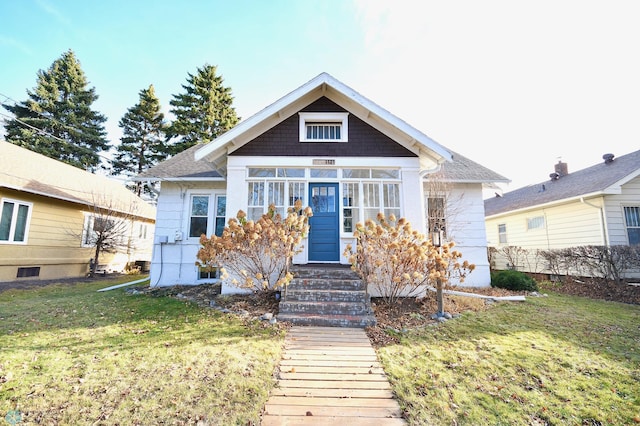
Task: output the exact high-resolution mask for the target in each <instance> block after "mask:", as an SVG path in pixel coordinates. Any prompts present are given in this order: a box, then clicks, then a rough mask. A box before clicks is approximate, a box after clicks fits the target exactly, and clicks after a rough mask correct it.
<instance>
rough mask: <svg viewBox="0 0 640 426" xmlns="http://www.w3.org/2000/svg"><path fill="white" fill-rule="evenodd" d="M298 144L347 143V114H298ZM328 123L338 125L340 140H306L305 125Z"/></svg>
mask: <svg viewBox="0 0 640 426" xmlns="http://www.w3.org/2000/svg"><path fill="white" fill-rule="evenodd" d="M298 115H299V116H300V126H299V127H300V129H299V131H300V142H327V143H335V142H348V141H349V113H348V112H299V113H298ZM313 123H318V124H320V123H322V124H324V123H328V124H338V125H340V127H341V129H340V138H339V139H338V138H336V139H310V138H307V124H313Z"/></svg>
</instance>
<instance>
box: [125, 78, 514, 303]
mask: <svg viewBox="0 0 640 426" xmlns="http://www.w3.org/2000/svg"><path fill="white" fill-rule="evenodd" d="M436 172H437V175H438V176H439V180H440V183H443V182H444V183H445V185H440V187H445V186H446V187H447V188H448V190H447V193H448V194H449V195H451V196H450V197H449V196H447V197H448V199H449V198H450V199H455V200H456V211H457V212H458V213H457V214H456V215H455V217H442V218H434V217H432V218H431V222H432V223H435V222H436V221H437V222H439V223H441V224H444V223H446V228H447V234H448V235H447V236H448V238H455V241H456V243H457V244H458V249H459V250H460V251H461V252H462V253H463V255H464V258H465V259H467V260H469V261H470V262H472V263H474V264H475V265H476V270H475V271H474V272H473V273H472V274H471V275H470V276H469V277H468V278H467V280H466V281H465V285H470V286H488V285H489V283H490V276H489V264H488V260H487V242H486V234H485V228H484V205H483V200H482V189H483V186H484V185H490V184H493V183H495V182H506V181H507V179H505V178H504V177H503V176H500V175H499V174H497V173H495V172H493V171H491V170H488V169H486V168H485V167H483V166H480V165H479V164H477V163H474V162H473V161H471V160H469V159H467V158H465V157H463V156H462V155H458V154H456V153H454V152H453V151H451V150H449V149H447V148H445V147H444V146H442V145H440V144H438V143H437V142H435V141H434V140H432V139H431V138H429V137H428V136H426V135H424V134H423V133H421V132H420V131H418V130H417V129H415V128H414V127H412V126H410V125H409V124H407V123H405V122H404V121H402V120H401V119H399V118H398V117H396V116H394V115H393V114H391V113H389V112H388V111H386V110H385V109H383V108H381V107H380V106H378V105H376V104H375V103H373V102H372V101H370V100H369V99H367V98H365V97H364V96H362V95H360V94H359V93H357V92H356V91H354V90H353V89H351V88H350V87H348V86H346V85H345V84H343V83H341V82H340V81H338V80H336V79H335V78H333V77H332V76H330V75H328V74H326V73H322V74H320V75H318V76H317V77H315V78H313V79H312V80H311V81H309V82H308V83H306V84H304V85H303V86H301V87H299V88H297V89H295V90H294V91H292V92H291V93H289V94H287V95H286V96H284V97H282V98H281V99H279V100H277V101H276V102H274V103H273V104H271V105H270V106H268V107H266V108H265V109H263V110H262V111H260V112H258V113H257V114H255V115H253V116H252V117H250V118H248V119H246V120H244V121H242V122H241V123H239V124H238V125H237V126H236V127H234V128H233V129H231V130H230V131H228V132H227V133H225V134H223V135H221V136H220V137H218V138H217V139H216V140H214V141H211V142H209V143H207V144H202V145H196V146H194V147H191V148H190V149H188V150H186V151H184V152H182V153H180V154H178V155H176V156H174V157H172V158H170V159H168V160H166V161H164V162H163V163H161V164H158V165H157V166H155V167H153V168H151V169H149V170H147V171H146V172H145V173H142V174H141V175H139V176H138V178H137V179H139V180H149V181H160V182H161V190H160V196H159V198H158V205H157V208H158V214H157V222H156V236H155V246H154V254H153V259H152V265H151V285H152V286H169V285H176V284H183V285H184V284H201V283H208V282H212V281H215V280H216V279H217V277H215V276H213V275H212V274H211V273H207V272H205V271H201V270H198V268H197V267H196V266H195V261H196V253H197V251H198V249H199V237H200V235H201V234H203V233H204V234H207V235H210V234H213V233H214V232H216V233H219V232H221V230H222V228H223V227H224V225H225V223H226V222H227V221H228V220H229V219H230V218H231V217H234V216H235V215H236V213H237V212H238V211H239V210H244V211H245V212H247V214H248V216H249V217H250V218H257V217H259V216H260V215H261V214H263V213H264V212H265V211H266V209H267V207H268V206H269V205H270V204H272V203H273V204H275V205H276V207H277V208H278V209H279V210H280V211H281V212H285V211H286V209H287V208H288V207H289V206H293V205H294V203H295V201H296V200H297V199H301V200H302V201H303V205H309V206H311V207H312V209H313V211H314V216H313V218H312V219H311V230H310V233H309V235H308V237H307V238H306V239H305V240H304V243H303V244H304V250H303V252H302V253H301V254H299V255H298V256H297V257H296V258H295V259H294V263H297V264H309V263H341V264H347V263H348V261H347V259H346V258H345V257H344V256H343V255H342V253H343V251H344V248H345V246H346V245H347V244H349V243H353V242H354V239H353V230H354V228H355V225H356V223H357V222H361V221H364V220H365V219H367V218H375V217H376V215H377V214H378V212H384V213H385V214H387V216H388V215H389V214H390V213H394V214H395V215H396V216H397V217H405V218H407V219H408V220H409V221H410V222H411V224H412V225H413V227H414V228H416V229H419V230H420V231H422V232H427V231H428V229H427V226H428V225H427V224H428V223H429V218H428V215H429V212H430V213H431V214H432V216H433V215H434V214H437V213H435V212H436V209H435V206H444V205H447V206H448V205H449V202H448V201H447V202H446V203H445V202H444V200H443V199H444V197H445V194H444V193H443V194H436V195H434V193H433V191H429V188H430V179H432V176H434V173H436ZM429 201H431V205H430V204H429ZM442 215H444V216H446V215H447V213H446V212H443V213H442ZM454 229H455V235H453V234H454V231H453V230H454ZM233 290H234V289H226V288H225V287H224V286H223V292H231V291H233Z"/></svg>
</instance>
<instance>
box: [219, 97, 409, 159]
mask: <svg viewBox="0 0 640 426" xmlns="http://www.w3.org/2000/svg"><path fill="white" fill-rule="evenodd" d="M344 111H345V109H344V108H342V107H340V106H339V105H337V104H336V103H334V102H332V101H331V100H329V99H328V98H326V97H322V98H320V99H318V100H317V101H315V102H313V103H312V104H310V105H308V106H307V107H305V108H304V109H302V110H301V112H344ZM299 124H300V120H299V117H298V114H293V115H292V116H291V117H289V118H287V119H286V120H284V121H283V122H282V123H280V124H278V125H277V126H275V127H274V128H272V129H269V130H268V131H266V132H265V133H263V134H262V135H260V136H258V137H257V138H255V139H254V140H252V141H251V142H249V143H247V144H245V145H244V146H242V147H241V148H240V149H238V150H236V151H234V152H233V153H232V154H230V155H246V156H305V157H309V156H314V157H320V156H325V157H326V156H329V157H415V156H416V155H415V154H414V153H412V152H411V151H409V150H407V149H406V148H404V147H403V146H402V145H400V144H398V143H396V142H395V141H394V140H393V139H391V138H389V137H387V136H385V135H384V134H382V133H381V132H379V131H378V130H376V129H374V128H373V127H371V126H369V125H368V124H366V123H365V122H364V121H362V120H360V119H359V118H357V117H355V116H354V115H352V114H350V115H349V142H346V143H344V142H303V143H301V142H300V138H299V135H300V133H299V128H298V126H299Z"/></svg>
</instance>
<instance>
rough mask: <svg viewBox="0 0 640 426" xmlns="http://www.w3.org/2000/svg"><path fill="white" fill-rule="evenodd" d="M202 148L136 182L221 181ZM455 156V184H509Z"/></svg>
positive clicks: (450, 166) (448, 170)
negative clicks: (197, 153) (196, 155)
mask: <svg viewBox="0 0 640 426" xmlns="http://www.w3.org/2000/svg"><path fill="white" fill-rule="evenodd" d="M201 147H202V145H195V146H192V147H191V148H189V149H187V150H185V151H183V152H181V153H179V154H177V155H175V156H174V157H171V158H169V159H168V160H166V161H164V162H162V163H160V164H158V165H156V166H154V167H152V168H150V169H149V170H146V171H144V172H142V173H140V174H139V175H138V176H137V177H136V180H143V181H144V180H154V179H157V180H165V179H168V180H171V179H187V180H188V179H193V178H220V177H222V175H220V173H218V172H217V171H216V170H215V168H214V167H213V165H211V164H210V163H209V162H208V161H206V160H198V161H196V160H195V158H194V156H193V154H194V153H195V151H197V150H198V149H199V148H201ZM452 154H453V161H452V162H446V163H445V164H444V165H443V167H442V169H443V172H444V175H445V176H446V180H448V181H452V182H508V181H509V180H508V179H507V178H505V177H504V176H502V175H499V174H498V173H496V172H494V171H492V170H489V169H487V168H486V167H484V166H481V165H480V164H478V163H476V162H474V161H471V160H470V159H468V158H467V157H465V156H463V155H460V154H458V153H454V152H452Z"/></svg>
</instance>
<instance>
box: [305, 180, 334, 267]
mask: <svg viewBox="0 0 640 426" xmlns="http://www.w3.org/2000/svg"><path fill="white" fill-rule="evenodd" d="M309 194H310V196H311V197H310V201H311V203H310V204H311V209H312V210H313V216H311V218H310V219H309V225H310V230H309V262H337V261H339V260H340V238H339V235H340V232H339V229H338V184H337V183H310V184H309Z"/></svg>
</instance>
